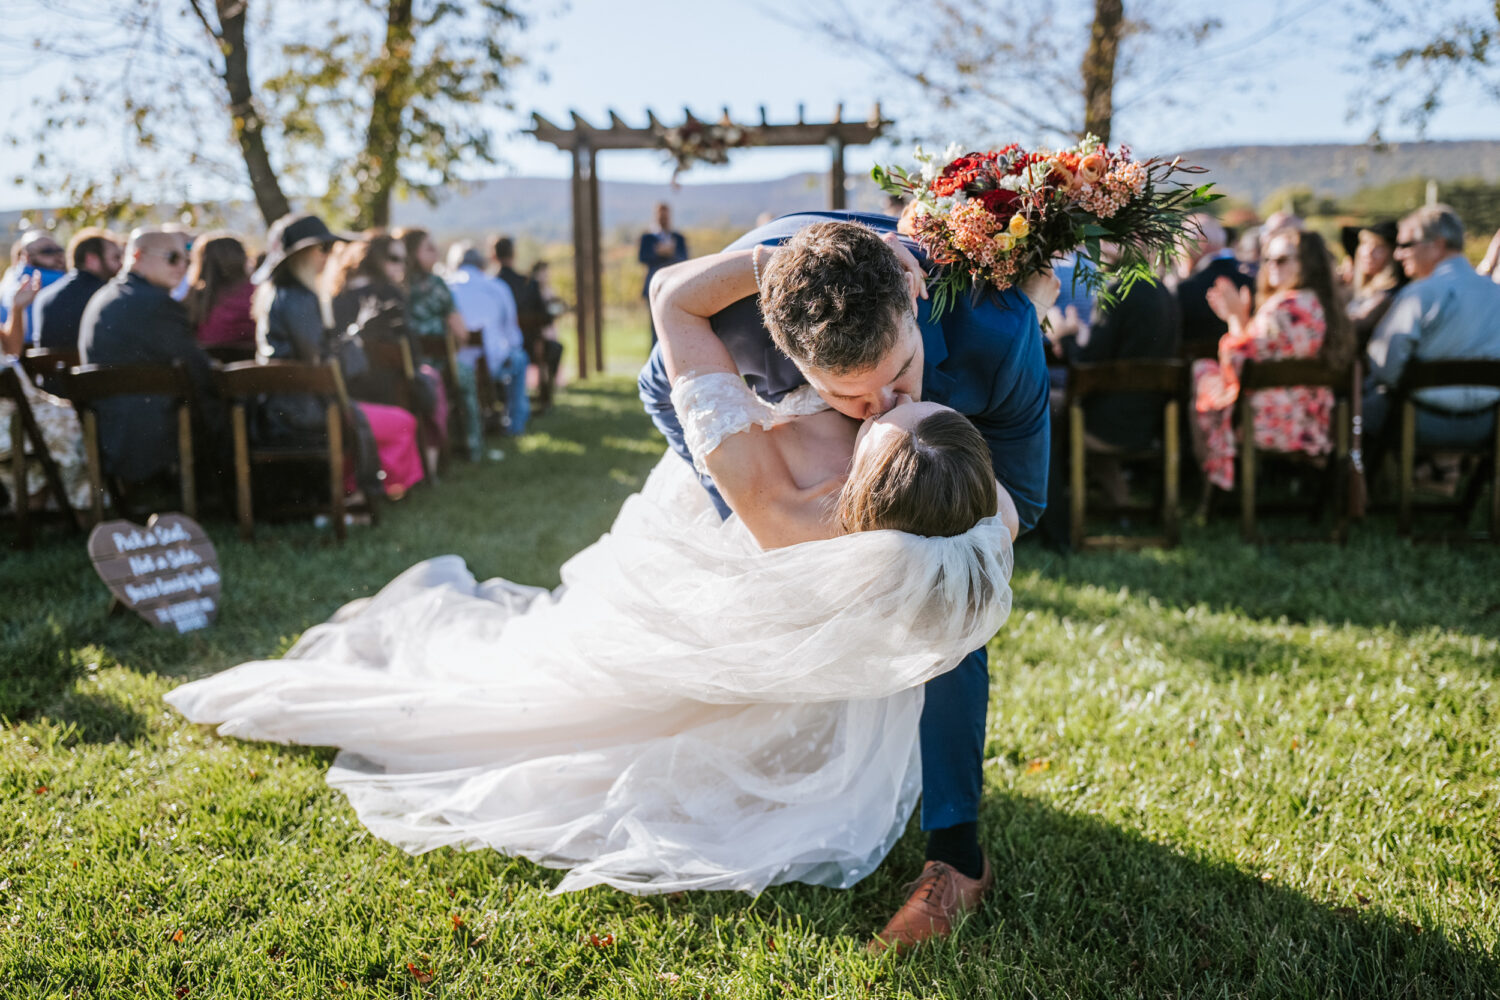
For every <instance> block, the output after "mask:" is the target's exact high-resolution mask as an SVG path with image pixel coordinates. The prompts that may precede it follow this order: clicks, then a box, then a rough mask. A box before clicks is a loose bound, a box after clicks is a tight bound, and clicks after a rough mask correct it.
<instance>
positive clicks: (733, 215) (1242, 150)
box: [393, 140, 1500, 241]
mask: <svg viewBox="0 0 1500 1000" xmlns="http://www.w3.org/2000/svg"><path fill="white" fill-rule="evenodd" d="M1181 156H1182V158H1183V160H1184V161H1186V162H1188V163H1194V164H1197V165H1199V166H1202V167H1206V168H1208V173H1207V174H1206V175H1205V179H1207V180H1211V181H1213V182H1214V183H1215V185H1216V186H1217V189H1218V190H1219V191H1222V192H1223V193H1225V194H1228V195H1232V196H1234V197H1237V198H1240V199H1243V200H1245V201H1248V202H1250V203H1251V204H1259V203H1260V202H1261V201H1262V200H1263V199H1264V198H1266V197H1267V196H1268V195H1270V194H1272V193H1273V192H1274V191H1276V190H1277V189H1279V188H1283V187H1287V186H1291V185H1305V186H1306V187H1309V188H1312V190H1313V192H1314V193H1315V194H1320V195H1330V196H1334V197H1342V196H1346V195H1350V194H1353V193H1354V192H1355V191H1358V190H1360V189H1361V188H1367V187H1379V186H1381V185H1385V184H1389V183H1392V182H1394V181H1400V180H1406V179H1408V178H1412V177H1419V178H1423V179H1430V180H1436V181H1438V182H1439V183H1440V184H1441V182H1443V181H1455V180H1469V179H1479V180H1485V181H1490V182H1500V140H1466V141H1456V142H1411V143H1391V144H1388V145H1386V146H1384V147H1379V148H1377V147H1372V146H1364V145H1358V146H1351V145H1335V144H1326V145H1292V146H1270V145H1264V146H1216V147H1210V148H1203V149H1189V150H1184V151H1183V152H1182V153H1181ZM850 181H851V186H850V191H849V197H848V203H849V207H850V208H851V209H858V210H864V211H876V212H878V211H881V210H882V206H883V205H884V203H885V196H884V195H883V194H882V193H881V192H880V190H879V189H878V188H876V187H875V185H874V183H873V182H871V181H870V179H869V178H868V177H866V176H862V175H857V176H853V177H851V178H850ZM827 185H828V177H827V175H826V174H819V173H801V174H793V175H791V176H789V177H783V178H780V179H778V180H772V181H743V182H735V183H729V184H693V185H684V186H683V187H681V188H679V189H677V190H675V191H674V190H673V189H672V188H671V186H670V185H668V184H645V183H631V182H625V181H601V182H600V188H601V191H600V200H601V205H600V226H601V228H602V229H603V230H604V232H606V233H612V232H614V231H615V230H616V229H618V228H622V227H623V228H625V229H631V230H633V229H639V228H644V227H645V226H646V225H648V224H649V222H650V220H651V217H652V207H653V206H654V205H655V204H656V202H658V201H668V202H670V203H671V205H672V209H673V217H674V219H675V221H676V223H677V225H678V226H680V227H683V228H698V227H710V228H719V229H724V228H740V229H749V228H750V227H752V226H754V225H755V220H756V219H757V218H758V217H759V216H760V215H762V214H763V213H769V214H770V215H772V216H778V215H785V214H786V213H788V212H797V211H808V210H815V209H822V208H826V207H827V206H828V186H827ZM568 199H569V182H568V181H566V180H552V179H544V178H532V177H517V178H500V179H496V180H489V181H481V182H477V183H475V184H472V185H470V186H469V188H468V190H466V191H464V192H455V193H454V194H453V195H452V196H450V197H448V198H445V199H443V200H442V201H440V202H439V204H438V205H436V206H429V205H426V204H424V203H421V202H404V203H401V204H398V205H396V206H395V208H394V211H393V214H394V216H395V218H396V221H397V224H398V225H416V226H423V227H426V228H428V229H431V230H432V231H433V232H435V233H446V234H451V235H455V236H457V235H465V236H481V235H483V234H485V233H491V232H498V231H506V232H516V233H527V234H529V235H531V236H532V237H534V238H536V239H539V240H545V241H551V240H567V239H570V238H571V236H570V234H571V228H570V222H569V201H568Z"/></svg>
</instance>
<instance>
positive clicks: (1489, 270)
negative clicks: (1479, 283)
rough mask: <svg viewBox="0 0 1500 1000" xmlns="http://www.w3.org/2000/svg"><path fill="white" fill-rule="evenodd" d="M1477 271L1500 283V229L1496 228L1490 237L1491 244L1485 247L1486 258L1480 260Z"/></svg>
mask: <svg viewBox="0 0 1500 1000" xmlns="http://www.w3.org/2000/svg"><path fill="white" fill-rule="evenodd" d="M1475 271H1476V272H1477V273H1479V274H1482V275H1484V276H1485V277H1487V278H1489V279H1490V280H1491V281H1493V282H1494V283H1495V284H1497V285H1500V229H1497V230H1495V235H1494V236H1491V237H1490V245H1489V246H1488V247H1486V248H1485V251H1484V259H1483V260H1481V261H1480V262H1479V267H1477V268H1475Z"/></svg>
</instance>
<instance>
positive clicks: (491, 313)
mask: <svg viewBox="0 0 1500 1000" xmlns="http://www.w3.org/2000/svg"><path fill="white" fill-rule="evenodd" d="M447 282H448V290H449V291H451V292H452V293H453V302H454V304H455V305H456V306H457V307H458V313H459V315H460V316H462V317H463V323H464V326H465V327H467V328H468V329H470V330H478V331H479V332H480V342H481V344H482V345H483V346H482V348H481V349H482V350H483V352H484V360H485V363H486V364H487V365H488V366H489V369H490V378H492V379H494V381H495V385H496V387H497V388H498V389H499V391H501V392H502V393H503V394H504V396H505V431H506V433H507V434H510V435H512V436H514V437H519V436H520V435H522V434H524V433H526V421H527V420H528V418H529V417H530V415H531V402H530V400H529V399H528V398H527V395H526V369H527V366H528V364H529V359H528V358H527V356H526V347H525V343H524V338H523V337H522V335H521V327H520V325H519V324H518V323H517V322H516V300H515V296H513V295H511V294H510V288H509V287H508V286H507V285H506V284H505V282H503V281H501V280H500V279H499V278H491V277H490V276H489V275H487V274H485V273H484V258H483V257H482V256H481V255H480V253H479V251H478V250H476V249H474V246H473V245H472V244H469V243H462V242H460V243H455V244H453V246H451V247H449V248H448V277H447ZM466 350H474V348H466Z"/></svg>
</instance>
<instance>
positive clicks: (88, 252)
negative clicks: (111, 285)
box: [32, 226, 123, 351]
mask: <svg viewBox="0 0 1500 1000" xmlns="http://www.w3.org/2000/svg"><path fill="white" fill-rule="evenodd" d="M122 253H123V250H122V248H121V246H120V244H118V243H116V242H115V240H114V237H112V236H110V234H109V233H107V232H105V231H104V230H103V229H97V228H95V227H93V226H90V227H88V228H85V229H80V230H78V232H76V233H74V234H73V238H72V239H71V240H69V241H68V252H67V260H68V273H67V275H66V276H65V277H63V278H61V279H59V280H58V281H55V282H53V283H52V285H51V287H49V288H47V289H46V290H44V291H43V292H41V294H39V295H38V296H37V297H36V307H35V308H34V309H33V310H32V315H33V316H34V317H35V319H36V331H35V333H36V335H35V336H34V337H33V338H32V339H33V341H34V343H35V344H36V346H38V347H42V348H45V349H47V350H49V351H76V350H78V326H79V324H80V323H81V322H82V320H83V310H84V307H85V306H87V305H88V304H89V299H91V298H93V297H94V293H95V292H97V291H98V290H99V289H101V288H103V287H104V283H105V282H107V281H109V280H110V279H111V278H113V277H114V276H115V275H116V274H119V273H120V265H121V263H122Z"/></svg>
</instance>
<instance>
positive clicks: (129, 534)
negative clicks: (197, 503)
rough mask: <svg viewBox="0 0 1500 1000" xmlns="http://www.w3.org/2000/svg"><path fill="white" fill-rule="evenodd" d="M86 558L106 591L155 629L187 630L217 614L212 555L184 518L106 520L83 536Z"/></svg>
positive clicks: (201, 534)
mask: <svg viewBox="0 0 1500 1000" xmlns="http://www.w3.org/2000/svg"><path fill="white" fill-rule="evenodd" d="M89 558H90V559H92V560H93V562H94V569H96V570H98V572H99V576H100V577H102V578H103V580H104V582H105V584H106V585H108V587H109V589H110V591H111V593H113V594H114V595H115V597H117V598H119V599H120V601H121V602H123V603H124V604H125V606H126V607H128V608H130V609H131V610H133V611H135V612H136V613H137V614H139V615H140V616H141V617H142V618H144V619H146V621H148V622H150V623H151V624H152V625H155V626H156V627H157V628H167V629H175V630H176V631H178V632H191V631H192V630H194V629H200V628H204V627H206V626H208V625H209V624H210V623H211V622H212V621H213V620H214V617H215V615H217V614H218V610H219V586H220V582H221V580H220V576H219V557H218V554H217V553H216V552H215V551H214V546H213V543H212V542H211V541H209V540H208V536H207V535H206V534H205V533H204V531H203V528H202V527H201V526H199V524H198V522H196V521H194V520H193V519H192V518H190V517H188V516H186V515H184V514H156V515H154V516H152V518H151V520H150V521H149V522H147V524H146V525H145V527H142V526H141V525H138V524H133V523H131V522H130V521H106V522H104V523H103V524H100V525H98V526H97V527H96V528H94V530H93V532H92V533H91V534H90V535H89Z"/></svg>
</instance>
